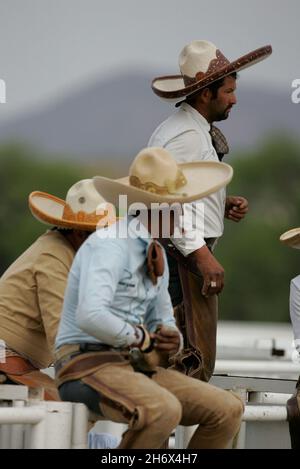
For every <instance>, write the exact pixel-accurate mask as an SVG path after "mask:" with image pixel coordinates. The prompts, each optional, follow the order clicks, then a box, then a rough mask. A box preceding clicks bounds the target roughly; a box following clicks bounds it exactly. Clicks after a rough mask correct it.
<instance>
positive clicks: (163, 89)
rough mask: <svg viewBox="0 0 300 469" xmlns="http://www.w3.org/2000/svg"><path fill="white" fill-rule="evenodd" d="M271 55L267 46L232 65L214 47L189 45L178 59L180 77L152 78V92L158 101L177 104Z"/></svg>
mask: <svg viewBox="0 0 300 469" xmlns="http://www.w3.org/2000/svg"><path fill="white" fill-rule="evenodd" d="M271 53H272V47H271V46H270V45H267V46H263V47H260V48H259V49H256V50H254V51H252V52H249V53H248V54H246V55H243V56H242V57H240V58H238V59H237V60H234V61H233V62H231V61H230V60H228V59H227V58H226V57H225V56H224V55H223V54H222V52H221V51H220V50H219V49H217V47H216V46H215V45H214V44H213V43H211V42H209V41H192V42H191V43H190V44H188V45H186V46H185V47H184V48H183V50H182V51H181V53H180V56H179V68H180V72H181V75H169V76H162V77H157V78H154V80H153V81H152V90H153V91H154V93H155V94H157V95H158V96H159V97H160V98H163V99H165V100H167V101H174V102H176V101H178V100H180V99H184V98H185V97H186V96H188V95H191V94H192V93H195V92H197V91H199V90H200V89H202V88H205V87H206V86H209V85H210V84H211V83H213V82H215V81H217V80H220V79H221V78H224V77H226V76H228V75H230V74H231V73H233V72H239V71H240V70H244V69H245V68H248V67H251V66H252V65H254V64H256V63H258V62H260V61H262V60H264V59H266V58H267V57H268V56H269V55H270V54H271Z"/></svg>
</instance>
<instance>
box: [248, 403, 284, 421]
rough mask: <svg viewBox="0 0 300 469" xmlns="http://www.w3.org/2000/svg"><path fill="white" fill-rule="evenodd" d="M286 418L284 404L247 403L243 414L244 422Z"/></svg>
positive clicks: (282, 419)
mask: <svg viewBox="0 0 300 469" xmlns="http://www.w3.org/2000/svg"><path fill="white" fill-rule="evenodd" d="M286 420H287V410H286V406H283V405H247V406H246V407H245V412H244V415H243V421H244V422H284V421H286Z"/></svg>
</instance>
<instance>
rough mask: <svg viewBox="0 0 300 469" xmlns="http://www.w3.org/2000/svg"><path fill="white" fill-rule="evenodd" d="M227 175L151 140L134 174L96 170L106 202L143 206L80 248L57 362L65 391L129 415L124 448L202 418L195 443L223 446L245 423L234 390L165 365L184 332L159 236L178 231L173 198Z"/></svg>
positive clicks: (113, 416)
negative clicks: (183, 160)
mask: <svg viewBox="0 0 300 469" xmlns="http://www.w3.org/2000/svg"><path fill="white" fill-rule="evenodd" d="M231 176H232V169H231V168H230V166H228V165H225V164H223V163H218V162H217V163H210V164H209V165H207V164H206V163H203V162H199V163H189V164H183V165H177V164H176V162H175V160H174V159H173V158H172V156H171V155H170V153H169V152H167V151H166V150H164V149H162V148H148V149H145V150H142V151H141V152H140V153H139V154H138V155H137V157H136V158H135V160H134V162H133V164H132V165H131V168H130V176H129V178H125V179H121V180H111V179H107V178H102V177H96V178H94V182H95V187H96V188H98V189H99V191H100V190H101V193H102V194H103V197H105V199H106V200H107V201H108V202H111V203H112V204H113V205H114V206H116V205H118V197H119V196H120V195H123V196H127V200H128V203H129V204H132V205H131V206H130V207H129V208H128V213H135V215H137V213H136V212H137V211H138V212H139V214H138V216H130V215H129V216H127V217H125V218H124V219H123V220H121V221H119V222H117V223H116V224H114V225H113V226H110V227H109V228H104V229H103V230H100V231H97V232H96V233H94V234H92V235H91V236H90V237H89V239H88V240H87V241H86V242H85V243H83V245H82V246H81V248H80V249H79V250H78V252H77V254H76V256H75V259H74V263H73V265H72V268H71V270H70V274H69V278H68V284H67V288H66V294H65V299H64V305H63V312H62V317H61V322H60V325H59V329H58V334H57V338H56V362H55V370H56V379H57V385H58V388H59V393H60V396H61V398H62V399H63V400H67V401H74V402H83V403H85V404H86V405H87V406H88V407H89V409H90V410H92V411H93V412H96V413H97V414H98V415H99V419H100V418H104V419H105V420H113V421H115V422H120V423H127V424H128V430H127V431H126V432H125V433H124V434H123V438H122V441H121V443H120V446H119V448H125V449H129V448H130V449H136V448H160V447H162V445H163V444H164V442H165V441H166V440H167V439H168V437H169V435H170V433H171V432H172V430H173V429H174V428H175V427H176V426H177V425H178V424H181V425H198V427H197V429H196V431H195V433H194V435H193V437H192V439H191V441H190V444H189V448H226V447H228V445H229V444H230V442H231V440H232V439H233V437H234V436H235V434H236V433H237V431H238V429H239V426H240V422H241V415H242V412H243V404H242V402H241V400H240V399H239V398H238V397H237V396H235V395H234V394H232V393H230V392H227V391H224V390H222V389H218V388H216V387H214V386H211V385H209V384H207V383H204V382H201V381H199V380H196V379H193V378H191V377H188V376H186V375H184V374H182V373H179V372H178V371H175V370H173V369H170V368H168V369H167V367H169V366H170V364H172V356H174V354H175V355H176V353H177V352H178V351H179V350H180V347H181V342H182V339H181V334H180V332H179V330H178V329H177V327H176V324H175V319H174V316H173V308H172V304H171V299H170V295H169V293H168V266H167V262H166V256H165V253H164V251H163V248H162V246H161V244H159V243H158V242H157V241H155V240H154V239H153V238H161V237H163V236H166V237H167V238H170V236H174V228H175V227H176V228H177V222H176V220H175V214H174V211H173V206H174V205H176V206H177V209H181V205H182V204H183V203H185V202H190V201H192V200H199V199H201V197H203V196H204V195H207V194H208V193H210V192H213V191H214V190H217V189H219V188H220V187H222V186H224V185H226V184H227V183H228V182H229V181H230V179H231ZM120 200H121V199H120ZM122 200H123V198H122ZM200 202H201V201H200ZM162 203H164V209H160V208H158V206H160V204H162ZM169 204H172V205H171V207H169ZM166 222H167V223H166ZM163 228H164V233H163Z"/></svg>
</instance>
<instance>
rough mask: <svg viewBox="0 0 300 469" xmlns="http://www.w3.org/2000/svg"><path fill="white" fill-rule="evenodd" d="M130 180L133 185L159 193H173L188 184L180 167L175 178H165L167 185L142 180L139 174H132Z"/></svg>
mask: <svg viewBox="0 0 300 469" xmlns="http://www.w3.org/2000/svg"><path fill="white" fill-rule="evenodd" d="M129 182H130V185H131V186H134V187H137V188H138V189H141V190H143V191H147V192H152V193H153V194H159V195H167V194H173V193H174V192H176V190H177V189H179V188H180V187H183V186H185V185H186V184H187V180H186V177H185V175H184V174H183V172H182V171H181V169H178V171H177V175H176V179H175V180H170V179H165V186H159V185H157V184H155V183H154V182H152V181H149V182H141V180H140V179H139V178H138V176H130V177H129Z"/></svg>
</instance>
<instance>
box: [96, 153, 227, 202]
mask: <svg viewBox="0 0 300 469" xmlns="http://www.w3.org/2000/svg"><path fill="white" fill-rule="evenodd" d="M178 169H179V170H180V171H181V172H182V173H183V175H184V177H185V179H186V181H187V183H186V184H185V185H184V186H182V187H180V188H179V189H177V190H176V191H172V193H167V194H163V195H162V194H158V193H154V192H149V191H147V190H142V189H140V188H138V187H135V186H133V185H131V184H130V178H129V176H127V177H124V178H121V179H109V178H105V177H102V176H95V177H94V178H93V180H94V185H95V187H96V189H97V190H99V191H101V195H102V196H103V197H104V198H105V199H106V200H107V201H108V202H110V203H111V204H113V205H114V206H115V207H119V205H120V195H126V196H127V204H128V206H129V205H131V204H134V203H143V204H144V205H145V206H146V207H147V208H151V204H155V203H156V204H157V203H158V204H160V203H168V204H172V203H174V202H178V203H180V204H182V203H187V202H192V201H195V200H199V199H202V198H203V197H206V196H207V195H209V194H212V193H214V192H217V191H218V190H219V189H221V188H222V187H225V186H226V185H227V184H229V182H230V181H231V179H232V176H233V169H232V167H231V166H229V165H228V164H226V163H219V162H210V161H204V162H194V163H185V164H179V165H178ZM152 208H153V206H152Z"/></svg>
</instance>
